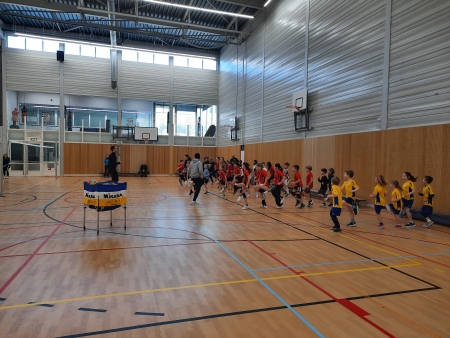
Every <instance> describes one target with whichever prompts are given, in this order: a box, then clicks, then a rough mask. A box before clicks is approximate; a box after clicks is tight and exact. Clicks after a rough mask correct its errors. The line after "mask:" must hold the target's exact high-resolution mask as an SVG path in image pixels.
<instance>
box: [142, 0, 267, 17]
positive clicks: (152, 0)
mask: <svg viewBox="0 0 450 338" xmlns="http://www.w3.org/2000/svg"><path fill="white" fill-rule="evenodd" d="M144 1H145V2H151V3H154V4H158V5H164V6H172V7H179V8H184V9H187V10H193V11H202V12H210V13H215V14H223V15H230V16H237V17H239V18H245V19H254V17H253V16H251V15H245V14H238V13H231V12H224V11H218V10H216V9H209V8H202V7H192V6H187V5H180V4H173V3H170V2H163V1H158V0H144ZM269 2H270V0H269Z"/></svg>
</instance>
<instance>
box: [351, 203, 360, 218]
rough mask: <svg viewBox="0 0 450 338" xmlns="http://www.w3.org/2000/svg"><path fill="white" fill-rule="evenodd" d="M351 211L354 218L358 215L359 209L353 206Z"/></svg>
mask: <svg viewBox="0 0 450 338" xmlns="http://www.w3.org/2000/svg"><path fill="white" fill-rule="evenodd" d="M352 209H353V213H354V214H355V216H356V215H358V210H359V207H358V206H357V205H354V206H353V207H352Z"/></svg>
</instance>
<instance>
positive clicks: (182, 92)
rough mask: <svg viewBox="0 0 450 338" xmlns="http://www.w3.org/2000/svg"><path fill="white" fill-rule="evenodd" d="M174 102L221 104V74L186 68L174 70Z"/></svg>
mask: <svg viewBox="0 0 450 338" xmlns="http://www.w3.org/2000/svg"><path fill="white" fill-rule="evenodd" d="M173 78H174V81H173V100H174V102H181V103H193V104H205V105H215V106H217V105H218V104H219V72H218V71H215V70H205V69H194V68H184V67H174V68H173Z"/></svg>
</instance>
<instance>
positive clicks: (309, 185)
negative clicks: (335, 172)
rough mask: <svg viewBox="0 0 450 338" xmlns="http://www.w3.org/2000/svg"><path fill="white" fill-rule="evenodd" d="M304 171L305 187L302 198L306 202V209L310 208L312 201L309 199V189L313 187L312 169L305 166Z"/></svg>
mask: <svg viewBox="0 0 450 338" xmlns="http://www.w3.org/2000/svg"><path fill="white" fill-rule="evenodd" d="M305 170H306V186H305V190H304V193H303V194H304V196H305V198H306V200H307V201H308V207H312V205H313V200H312V199H311V189H312V187H313V184H314V183H313V173H312V167H311V166H310V165H307V166H306V167H305Z"/></svg>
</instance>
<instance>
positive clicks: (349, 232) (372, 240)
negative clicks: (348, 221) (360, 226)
mask: <svg viewBox="0 0 450 338" xmlns="http://www.w3.org/2000/svg"><path fill="white" fill-rule="evenodd" d="M294 215H296V216H298V217H301V218H305V219H307V220H310V221H313V222H316V223H319V224H324V225H327V224H325V223H322V222H320V221H316V220H314V219H311V218H308V217H305V216H300V215H298V214H294ZM345 232H346V233H348V234H350V235H353V236H357V237H361V238H364V239H366V240H368V241H371V242H374V243H377V244H381V245H384V246H387V247H389V248H391V249H395V250H398V251H401V252H405V253H407V254H409V255H413V256H415V257H420V258H422V259H425V260H427V261H430V262H433V263H435V264H439V265H442V266H445V267H448V268H450V265H446V264H444V263H440V262H437V261H434V260H432V259H429V258H426V257H423V256H421V255H418V254H415V253H412V252H409V251H405V250H402V249H399V248H396V247H394V246H391V245H387V244H385V243H381V242H378V241H376V240H374V239H370V238H367V237H364V236H361V235H358V234H355V233H353V232H351V231H345Z"/></svg>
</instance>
